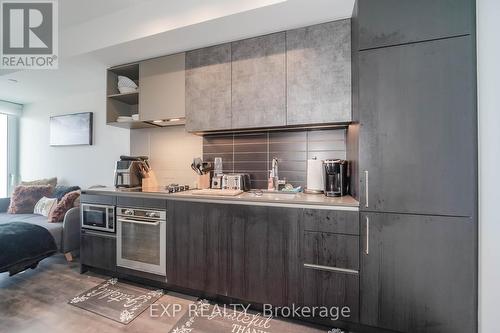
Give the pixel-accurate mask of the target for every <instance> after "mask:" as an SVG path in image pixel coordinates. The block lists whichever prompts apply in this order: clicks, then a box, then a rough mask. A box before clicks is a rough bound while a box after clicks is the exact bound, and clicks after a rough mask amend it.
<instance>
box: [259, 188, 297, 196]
mask: <svg viewBox="0 0 500 333" xmlns="http://www.w3.org/2000/svg"><path fill="white" fill-rule="evenodd" d="M250 193H253V194H255V195H258V194H259V193H262V194H273V195H295V194H297V193H298V192H288V191H273V190H267V189H266V190H251V191H250Z"/></svg>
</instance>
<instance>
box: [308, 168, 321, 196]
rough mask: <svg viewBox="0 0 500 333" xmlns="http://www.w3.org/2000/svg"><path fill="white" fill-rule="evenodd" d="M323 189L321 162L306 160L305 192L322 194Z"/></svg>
mask: <svg viewBox="0 0 500 333" xmlns="http://www.w3.org/2000/svg"><path fill="white" fill-rule="evenodd" d="M324 189H325V182H324V172H323V161H322V160H307V192H311V193H314V192H323V191H324Z"/></svg>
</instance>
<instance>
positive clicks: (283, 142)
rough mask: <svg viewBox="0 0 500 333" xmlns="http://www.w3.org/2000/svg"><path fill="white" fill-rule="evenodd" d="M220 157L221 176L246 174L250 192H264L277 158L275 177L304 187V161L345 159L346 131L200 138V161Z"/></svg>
mask: <svg viewBox="0 0 500 333" xmlns="http://www.w3.org/2000/svg"><path fill="white" fill-rule="evenodd" d="M215 157H221V158H222V162H223V171H224V172H225V173H230V172H231V173H232V172H236V173H248V174H250V179H251V182H252V184H251V185H252V188H266V187H267V178H268V176H269V170H270V169H271V161H272V159H273V158H275V157H276V158H278V162H279V164H278V166H279V170H278V171H279V177H280V179H282V178H286V180H287V182H289V183H291V184H292V185H294V186H303V187H305V186H306V173H307V160H308V159H310V158H313V157H317V158H318V159H321V160H323V159H337V158H339V159H345V158H346V129H344V128H341V129H321V130H294V131H265V132H258V133H235V134H232V133H231V134H214V135H206V136H204V137H203V159H204V160H207V161H213V160H214V158H215Z"/></svg>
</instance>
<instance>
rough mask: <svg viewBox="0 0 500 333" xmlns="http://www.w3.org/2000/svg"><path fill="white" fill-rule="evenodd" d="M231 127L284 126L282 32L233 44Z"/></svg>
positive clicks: (283, 38) (283, 51)
mask: <svg viewBox="0 0 500 333" xmlns="http://www.w3.org/2000/svg"><path fill="white" fill-rule="evenodd" d="M231 47H232V89H231V101H232V126H231V127H232V128H233V129H243V128H258V127H273V126H284V125H286V103H285V99H286V96H285V94H286V71H285V33H284V32H281V33H276V34H271V35H266V36H261V37H256V38H250V39H245V40H242V41H238V42H234V43H232V44H231Z"/></svg>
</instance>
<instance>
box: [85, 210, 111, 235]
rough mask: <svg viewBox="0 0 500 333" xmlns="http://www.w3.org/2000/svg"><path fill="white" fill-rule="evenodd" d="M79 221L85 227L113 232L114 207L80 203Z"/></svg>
mask: <svg viewBox="0 0 500 333" xmlns="http://www.w3.org/2000/svg"><path fill="white" fill-rule="evenodd" d="M80 222H81V224H82V228H85V229H93V230H99V231H107V232H115V207H114V206H106V205H95V204H86V203H82V205H81V208H80Z"/></svg>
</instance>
